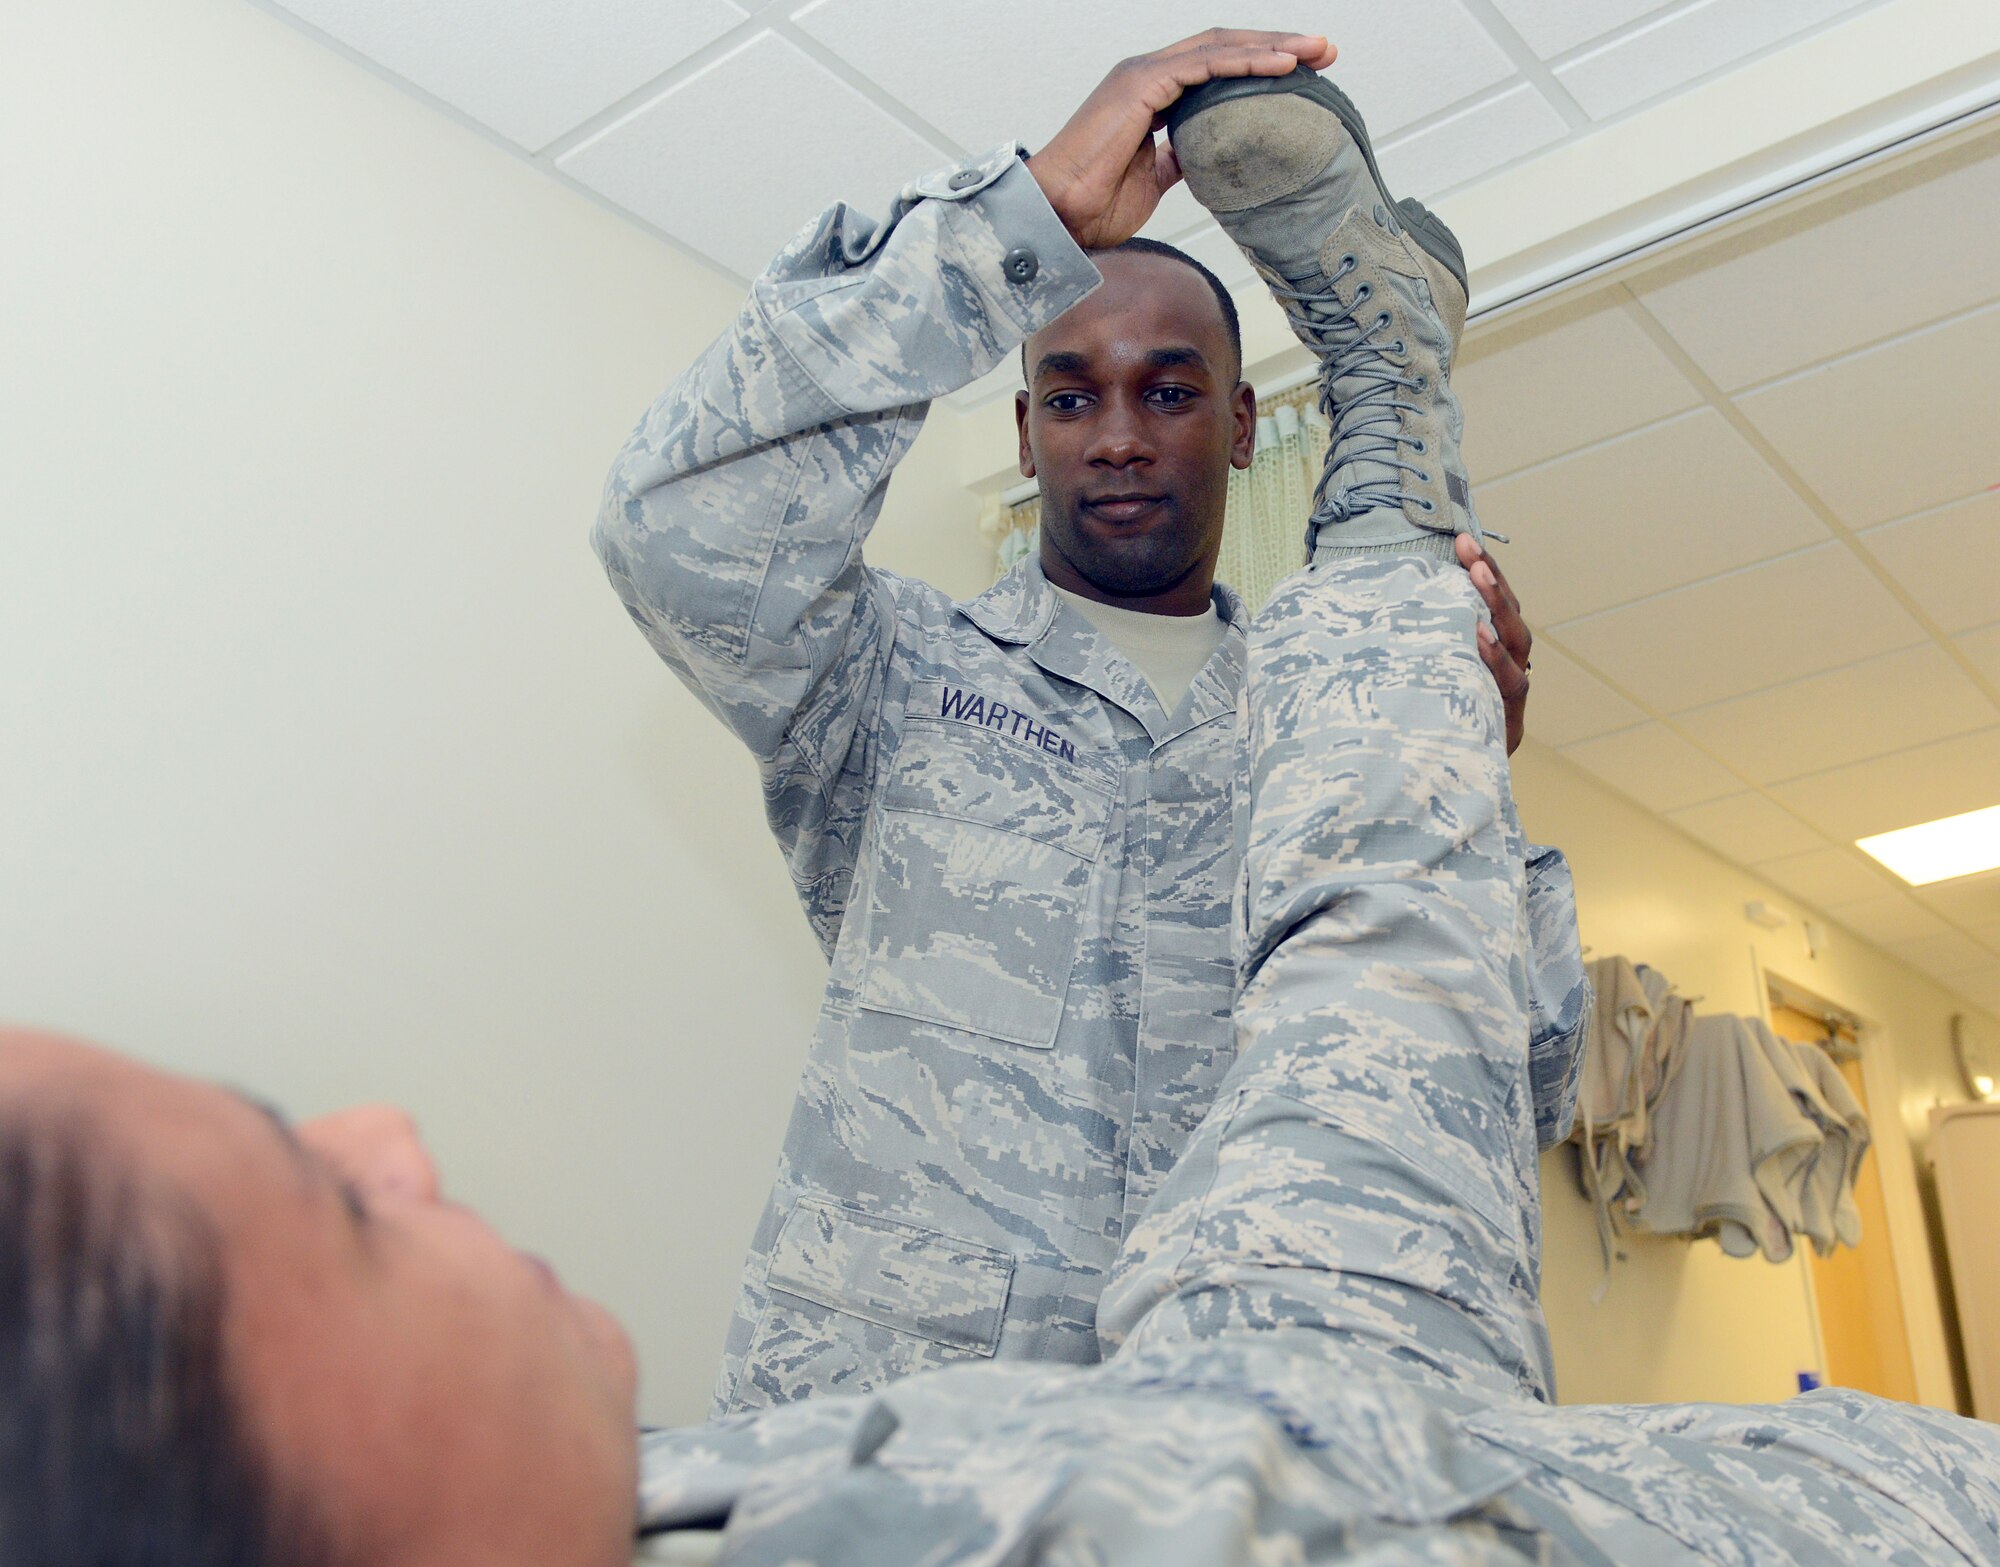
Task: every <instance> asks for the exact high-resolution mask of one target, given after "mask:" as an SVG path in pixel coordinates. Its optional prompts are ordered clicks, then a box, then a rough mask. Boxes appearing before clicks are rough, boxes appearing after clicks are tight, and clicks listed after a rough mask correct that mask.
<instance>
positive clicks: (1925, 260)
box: [1633, 136, 2000, 391]
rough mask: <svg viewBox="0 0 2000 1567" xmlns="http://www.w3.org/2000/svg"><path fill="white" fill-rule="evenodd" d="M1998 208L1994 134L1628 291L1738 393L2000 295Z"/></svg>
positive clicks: (1999, 139) (1812, 206)
mask: <svg viewBox="0 0 2000 1567" xmlns="http://www.w3.org/2000/svg"><path fill="white" fill-rule="evenodd" d="M1995 211H2000V136H1988V137H1984V138H1982V139H1981V140H1980V141H1979V142H1977V143H1975V144H1974V145H1972V146H1970V147H1966V148H1960V149H1957V150H1955V151H1952V152H1949V153H1944V154H1941V155H1939V156H1938V157H1935V158H1929V159H1926V160H1924V161H1923V162H1922V163H1920V164H1918V165H1917V166H1915V167H1913V168H1909V169H1900V170H1897V171H1895V172H1893V173H1891V174H1888V175H1885V176H1883V177H1881V178H1879V179H1876V180H1872V181H1870V182H1869V183H1867V184H1865V185H1863V186H1861V187H1859V188H1858V189H1854V190H1848V191H1843V192H1841V193H1839V194H1837V195H1834V196H1831V197H1828V198H1826V199H1824V200H1821V201H1813V202H1806V203H1803V204H1802V205H1801V206H1800V207H1799V208H1798V209H1797V210H1793V211H1781V212H1779V213H1778V214H1776V215H1775V216H1773V217H1771V218H1768V219H1766V220H1765V221H1764V222H1762V223H1759V224H1756V225H1755V226H1753V227H1751V228H1750V229H1749V230H1748V231H1747V232H1745V233H1743V234H1740V235H1737V236H1735V237H1733V238H1731V239H1728V240H1725V241H1723V242H1721V243H1719V244H1716V245H1713V246H1708V247H1703V248H1697V249H1696V250H1695V251H1694V253H1693V254H1692V255H1691V256H1688V257H1686V258H1684V259H1680V260H1676V261H1670V262H1668V263H1667V264H1666V265H1665V266H1664V267H1663V268H1662V269H1661V270H1660V271H1659V272H1658V273H1656V274H1654V275H1653V278H1652V279H1651V280H1647V279H1641V280H1640V281H1639V282H1637V283H1635V284H1634V285H1633V288H1634V290H1635V292H1637V293H1638V295H1639V297H1640V299H1641V300H1642V301H1643V302H1644V303H1645V306H1646V308H1647V309H1648V310H1650V311H1652V313H1653V314H1654V316H1656V317H1657V318H1658V319H1659V321H1660V324H1661V325H1662V326H1664V327H1665V328H1666V329H1667V330H1668V331H1669V332H1671V333H1672V334H1673V335H1674V338H1675V340H1676V341H1678V342H1679V343H1680V345H1681V346H1682V347H1683V348H1685V349H1686V350H1687V351H1688V354H1689V357H1691V358H1692V359H1693V360H1694V361H1695V363H1696V364H1698V365H1700V366H1701V368H1702V370H1703V371H1704V372H1706V373H1707V374H1708V375H1709V376H1710V377H1711V378H1713V379H1714V380H1715V381H1716V382H1717V383H1718V384H1719V385H1721V386H1722V387H1723V388H1724V389H1725V390H1729V391H1734V390H1736V389H1738V388H1740V387H1744V386H1749V385H1751V384H1752V383H1754V382H1758V381H1765V380H1769V379H1770V378H1771V377H1773V376H1778V375H1784V374H1786V373H1788V372H1790V371H1792V370H1796V369H1799V368H1801V367H1802V366H1805V365H1808V364H1816V363H1818V362H1819V361H1821V360H1824V359H1830V358H1832V357H1833V356H1834V355H1836V354H1844V353H1849V352H1851V351H1853V350H1855V349H1858V348H1861V347H1863V346H1865V345H1866V344H1869V343H1874V342H1879V341H1881V340H1882V339H1884V338H1887V337H1892V336H1894V335H1895V334H1896V333H1898V332H1906V331H1909V330H1910V329H1911V328H1913V327H1919V326H1922V325H1924V324H1925V323H1926V322H1930V321H1936V320H1939V319H1941V318H1943V317H1945V316H1949V315H1954V314H1957V313H1958V312H1960V311H1964V310H1969V309H1971V308H1973V307H1974V306H1976V305H1979V304H1982V303H1984V302H1986V301H1988V300H1991V299H1993V298H1995V297H2000V267H1996V266H1995V265H1994V263H1993V254H1992V237H1993V231H1992V214H1993V213H1994V212H1995ZM1892 235H1907V236H1910V239H1909V241H1908V242H1905V243H1901V244H1898V245H1897V247H1896V266H1895V284H1894V286H1893V287H1886V288H1885V287H1884V286H1883V272H1882V262H1883V249H1882V247H1883V244H1884V242H1885V237H1887V236H1892ZM1917 236H1921V240H1920V241H1919V240H1918V238H1917ZM1857 300H1866V301H1867V302H1868V303H1867V307H1866V308H1865V309H1857V308H1855V302H1856V301H1857Z"/></svg>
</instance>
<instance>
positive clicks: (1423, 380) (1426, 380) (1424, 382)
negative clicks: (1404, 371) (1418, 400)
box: [1417, 375, 1431, 392]
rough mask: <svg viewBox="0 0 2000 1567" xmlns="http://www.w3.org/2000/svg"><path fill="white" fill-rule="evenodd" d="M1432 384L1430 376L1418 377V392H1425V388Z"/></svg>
mask: <svg viewBox="0 0 2000 1567" xmlns="http://www.w3.org/2000/svg"><path fill="white" fill-rule="evenodd" d="M1430 384H1431V378H1430V377H1429V376H1427V375H1420V376H1418V377H1417V390H1418V391H1420V392H1421V391H1423V390H1424V388H1425V387H1427V386H1429V385H1430Z"/></svg>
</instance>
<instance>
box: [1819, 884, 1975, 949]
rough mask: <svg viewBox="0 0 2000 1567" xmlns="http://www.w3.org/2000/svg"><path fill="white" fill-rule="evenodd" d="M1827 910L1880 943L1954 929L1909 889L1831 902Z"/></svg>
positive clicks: (1859, 933)
mask: <svg viewBox="0 0 2000 1567" xmlns="http://www.w3.org/2000/svg"><path fill="white" fill-rule="evenodd" d="M1826 912H1827V913H1829V914H1831V915H1832V916H1833V917H1834V918H1835V919H1837V920H1839V921H1840V923H1841V924H1843V925H1845V926H1846V927H1847V928H1848V929H1849V930H1851V931H1853V932H1854V934H1855V935H1857V936H1859V937H1861V938H1862V939H1863V940H1865V941H1872V942H1874V943H1875V944H1876V945H1877V946H1886V945H1887V944H1888V943H1889V942H1892V941H1914V940H1917V939H1918V938H1920V937H1923V936H1942V935H1944V934H1945V932H1947V931H1948V930H1950V929H1951V927H1950V926H1949V925H1947V924H1945V922H1944V921H1943V920H1941V919H1939V918H1938V917H1937V916H1936V915H1935V914H1933V913H1932V912H1931V911H1930V910H1929V909H1927V908H1925V907H1924V906H1923V905H1922V904H1921V903H1919V902H1917V900H1916V899H1915V898H1913V897H1911V896H1910V895H1909V894H1908V893H1907V892H1881V893H1877V894H1876V895H1875V896H1874V897H1872V898H1860V899H1857V900H1856V901H1855V902H1853V903H1830V904H1828V905H1827V909H1826Z"/></svg>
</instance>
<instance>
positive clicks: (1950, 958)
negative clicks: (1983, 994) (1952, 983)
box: [1884, 930, 1993, 979]
mask: <svg viewBox="0 0 2000 1567" xmlns="http://www.w3.org/2000/svg"><path fill="white" fill-rule="evenodd" d="M1884 945H1885V946H1886V947H1887V948H1888V950H1889V951H1891V952H1893V953H1895V954H1896V956H1897V957H1899V958H1901V959H1902V960H1903V961H1904V962H1905V963H1908V964H1910V965H1911V966H1912V967H1915V968H1920V969H1922V970H1923V971H1924V972H1925V973H1926V974H1932V975H1935V976H1936V977H1937V978H1939V979H1950V978H1952V977H1953V976H1955V975H1959V974H1968V973H1974V972H1977V971H1979V970H1983V969H1990V968H1992V967H1993V954H1992V953H1990V952H1988V951H1987V950H1986V949H1985V948H1984V947H1982V946H1980V945H1979V944H1978V943H1976V942H1974V941H1973V940H1972V939H1971V938H1970V937H1968V936H1965V935H1962V934H1961V933H1960V932H1958V931H1955V930H1948V931H1945V932H1943V933H1942V934H1939V935H1932V936H1918V937H1915V938H1914V939H1912V940H1909V941H1891V942H1886V943H1884Z"/></svg>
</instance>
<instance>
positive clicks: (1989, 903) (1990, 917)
mask: <svg viewBox="0 0 2000 1567" xmlns="http://www.w3.org/2000/svg"><path fill="white" fill-rule="evenodd" d="M1915 896H1916V898H1917V899H1918V900H1919V901H1920V902H1921V903H1923V905H1924V906H1925V907H1926V908H1929V909H1931V910H1933V911H1935V912H1936V913H1938V914H1940V915H1942V916H1943V917H1944V918H1945V919H1948V920H1950V921H1952V922H1953V923H1954V924H1958V925H1963V926H1964V927H1965V928H1966V929H1967V930H1971V931H1974V932H1976V933H1978V934H1979V935H1980V936H1981V938H1982V939H1985V938H1986V936H1987V933H1988V932H1991V931H1994V930H1996V929H2000V871H1982V872H1981V873H1980V874H1979V875H1977V876H1954V877H1952V879H1951V880H1949V881H1934V882H1932V883H1930V884H1929V885H1928V886H1924V887H1919V888H1917V889H1916V892H1915Z"/></svg>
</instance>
